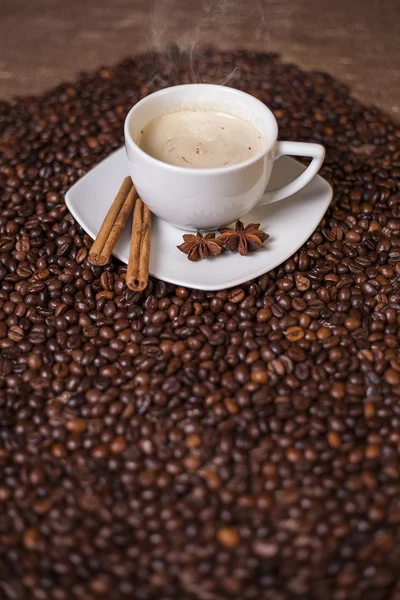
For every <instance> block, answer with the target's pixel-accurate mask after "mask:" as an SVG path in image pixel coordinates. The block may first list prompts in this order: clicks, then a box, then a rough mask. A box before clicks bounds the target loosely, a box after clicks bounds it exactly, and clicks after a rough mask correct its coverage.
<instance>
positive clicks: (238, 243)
mask: <svg viewBox="0 0 400 600" xmlns="http://www.w3.org/2000/svg"><path fill="white" fill-rule="evenodd" d="M259 227H260V223H249V225H247V226H246V227H244V225H243V223H242V221H236V224H235V229H233V228H232V227H224V228H223V229H220V233H221V235H219V236H218V238H217V240H218V242H219V243H220V244H221V246H222V247H223V248H225V249H226V250H229V251H230V252H239V254H241V255H242V256H244V255H245V254H247V252H253V251H254V250H261V249H262V248H263V247H264V246H263V243H264V242H265V240H267V239H268V238H269V235H268V233H265V231H261V229H259Z"/></svg>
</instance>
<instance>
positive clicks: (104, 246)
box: [88, 177, 136, 266]
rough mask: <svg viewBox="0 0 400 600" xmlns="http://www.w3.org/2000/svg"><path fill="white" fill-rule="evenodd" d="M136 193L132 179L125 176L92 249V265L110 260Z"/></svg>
mask: <svg viewBox="0 0 400 600" xmlns="http://www.w3.org/2000/svg"><path fill="white" fill-rule="evenodd" d="M135 193H136V190H135V186H134V185H133V183H132V179H131V178H130V177H125V179H124V181H123V183H122V185H121V188H120V190H119V192H118V194H117V195H116V197H115V200H114V201H113V203H112V205H111V206H110V208H109V210H108V212H107V215H106V217H105V219H104V221H103V224H102V226H101V228H100V231H99V233H98V234H97V237H96V240H95V242H94V244H93V246H92V247H91V249H90V253H89V257H88V261H89V262H90V263H92V265H97V266H102V265H105V264H106V263H107V262H108V261H109V260H110V257H111V253H112V251H113V249H114V246H115V244H116V243H117V240H118V238H119V236H120V235H121V232H122V230H123V228H124V227H125V223H126V222H127V220H128V219H129V215H130V214H131V211H132V208H133V205H134V202H135Z"/></svg>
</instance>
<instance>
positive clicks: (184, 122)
mask: <svg viewBox="0 0 400 600" xmlns="http://www.w3.org/2000/svg"><path fill="white" fill-rule="evenodd" d="M139 146H140V148H141V149H142V150H144V152H146V153H147V154H149V155H150V156H152V157H153V158H156V159H158V160H161V161H162V162H165V163H168V164H170V165H176V166H179V167H186V168H192V169H210V168H218V167H226V166H230V165H236V164H238V163H241V162H243V161H245V160H247V159H248V158H251V157H252V156H255V155H256V154H258V153H259V152H261V151H262V149H263V147H264V138H263V136H262V134H261V132H260V131H258V130H257V129H256V128H255V127H254V125H252V124H251V123H249V122H248V121H246V120H244V119H241V118H240V117H236V116H233V115H229V114H226V113H222V112H217V111H214V110H201V109H199V110H180V111H178V112H174V113H172V114H169V115H164V116H162V117H158V118H156V119H154V120H152V121H150V123H148V124H147V125H146V126H145V127H144V129H143V131H142V133H141V136H140V140H139Z"/></svg>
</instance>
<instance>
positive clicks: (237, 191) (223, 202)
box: [124, 84, 325, 230]
mask: <svg viewBox="0 0 400 600" xmlns="http://www.w3.org/2000/svg"><path fill="white" fill-rule="evenodd" d="M199 108H200V109H203V110H213V111H219V112H223V113H227V114H230V115H233V116H237V117H240V118H242V119H245V120H246V121H248V122H249V123H251V124H252V125H254V126H255V127H256V128H257V129H258V131H260V132H261V134H262V135H263V136H264V141H265V143H264V148H263V150H262V151H261V152H260V153H258V154H256V155H254V156H252V157H251V158H249V159H247V160H246V161H244V162H241V163H238V164H235V165H230V166H227V167H217V168H214V169H194V168H187V167H180V166H175V165H170V164H168V163H165V162H162V161H160V160H158V159H156V158H153V157H152V156H150V155H148V154H146V153H145V152H144V151H143V150H142V149H141V148H140V147H139V146H138V140H139V138H140V134H141V131H142V130H143V128H144V127H145V126H146V125H147V124H148V123H149V122H150V121H152V120H153V119H156V118H159V117H162V116H164V115H167V114H170V113H173V112H177V111H179V110H193V109H199ZM124 134H125V147H126V152H127V155H128V163H129V169H130V175H131V177H132V180H133V182H134V184H135V186H136V189H137V191H138V194H139V195H140V197H141V198H142V200H143V201H144V202H145V203H146V204H147V205H148V207H149V208H150V210H151V211H152V212H153V213H154V214H155V215H157V216H158V217H160V218H161V219H164V220H165V221H167V222H168V223H170V224H172V225H174V226H176V227H179V228H181V229H185V230H200V229H201V230H210V229H211V230H212V229H217V228H218V227H221V226H222V225H226V224H229V223H232V222H233V221H236V220H237V219H239V218H241V217H243V216H244V215H245V214H246V213H247V212H249V211H250V210H251V209H252V208H254V207H255V206H256V205H260V206H262V205H264V204H272V203H273V202H278V201H279V200H282V199H283V198H287V196H291V195H292V194H294V193H295V192H298V191H299V190H300V189H301V188H303V187H304V186H305V185H307V184H308V183H309V182H310V181H311V179H312V178H313V177H314V176H315V175H316V173H317V172H318V170H319V168H320V167H321V164H322V162H323V159H324V156H325V150H324V148H323V146H320V145H319V144H311V143H305V142H278V141H277V137H278V125H277V122H276V120H275V117H274V115H273V114H272V112H271V111H270V110H269V109H268V108H267V107H266V106H265V105H264V104H263V103H262V102H260V101H259V100H257V99H256V98H254V97H253V96H250V95H249V94H246V93H245V92H241V91H239V90H235V89H233V88H229V87H224V86H220V85H211V84H188V85H178V86H175V87H170V88H166V89H164V90H160V91H158V92H155V93H153V94H150V95H149V96H146V97H145V98H143V99H142V100H140V102H138V103H137V104H136V105H135V106H134V107H133V108H132V109H131V110H130V112H129V113H128V115H127V117H126V120H125V127H124ZM285 154H290V155H294V156H308V157H312V161H311V163H310V165H309V166H308V167H307V169H306V170H305V171H304V172H303V173H302V174H301V175H300V176H299V177H297V179H295V180H294V181H292V182H291V183H288V184H287V185H285V186H283V187H281V188H279V189H276V190H272V191H268V192H265V189H266V187H267V184H268V182H269V179H270V176H271V171H272V168H273V165H274V161H275V160H276V159H277V158H279V157H280V156H282V155H285Z"/></svg>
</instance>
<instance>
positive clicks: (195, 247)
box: [177, 231, 222, 261]
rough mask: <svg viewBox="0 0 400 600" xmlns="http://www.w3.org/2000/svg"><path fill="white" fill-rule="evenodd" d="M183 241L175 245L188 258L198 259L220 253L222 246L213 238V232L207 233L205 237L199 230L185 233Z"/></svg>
mask: <svg viewBox="0 0 400 600" xmlns="http://www.w3.org/2000/svg"><path fill="white" fill-rule="evenodd" d="M183 239H184V242H183V244H181V245H180V246H177V248H178V250H180V251H181V252H184V253H185V254H187V257H188V259H189V260H193V261H196V260H200V259H201V258H210V257H212V256H217V255H218V254H220V252H221V250H222V247H221V246H220V244H219V242H217V240H216V239H215V233H208V234H207V235H206V236H205V237H203V234H202V233H200V231H198V232H197V234H196V235H194V234H192V233H187V234H185V235H184V236H183Z"/></svg>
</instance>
